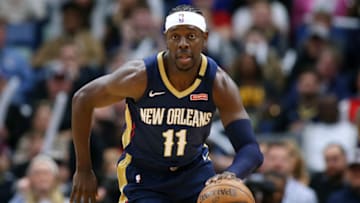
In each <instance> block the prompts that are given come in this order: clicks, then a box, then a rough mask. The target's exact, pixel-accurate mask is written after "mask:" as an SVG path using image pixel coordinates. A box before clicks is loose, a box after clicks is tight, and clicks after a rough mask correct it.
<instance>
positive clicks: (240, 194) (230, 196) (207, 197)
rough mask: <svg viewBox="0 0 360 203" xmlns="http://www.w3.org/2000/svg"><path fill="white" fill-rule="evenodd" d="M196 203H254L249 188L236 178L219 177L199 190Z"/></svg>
mask: <svg viewBox="0 0 360 203" xmlns="http://www.w3.org/2000/svg"><path fill="white" fill-rule="evenodd" d="M197 203H255V200H254V196H253V194H252V193H251V191H250V190H249V188H248V187H247V186H246V185H245V184H244V183H243V182H242V181H240V180H237V179H221V180H218V181H217V182H216V183H211V184H209V185H207V186H205V188H204V189H203V190H202V191H201V192H200V194H199V197H198V199H197Z"/></svg>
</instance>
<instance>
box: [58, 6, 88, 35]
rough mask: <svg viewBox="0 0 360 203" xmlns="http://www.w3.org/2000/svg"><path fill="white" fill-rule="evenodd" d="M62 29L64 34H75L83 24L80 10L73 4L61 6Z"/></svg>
mask: <svg viewBox="0 0 360 203" xmlns="http://www.w3.org/2000/svg"><path fill="white" fill-rule="evenodd" d="M62 13H63V19H62V20H63V27H64V31H65V33H66V34H75V33H76V32H78V31H79V30H80V29H81V28H82V26H83V24H84V17H83V13H82V10H81V8H80V7H79V6H78V5H77V4H76V3H74V2H67V3H65V4H64V5H63V6H62Z"/></svg>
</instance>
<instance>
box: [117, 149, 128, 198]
mask: <svg viewBox="0 0 360 203" xmlns="http://www.w3.org/2000/svg"><path fill="white" fill-rule="evenodd" d="M130 163H131V155H130V154H128V153H126V154H125V158H124V159H123V160H121V161H120V162H119V164H118V165H117V177H118V183H119V190H120V192H121V195H120V198H119V203H126V202H127V200H128V199H127V197H126V195H125V194H124V187H125V186H126V185H127V184H128V182H127V179H126V168H127V167H128V165H129V164H130Z"/></svg>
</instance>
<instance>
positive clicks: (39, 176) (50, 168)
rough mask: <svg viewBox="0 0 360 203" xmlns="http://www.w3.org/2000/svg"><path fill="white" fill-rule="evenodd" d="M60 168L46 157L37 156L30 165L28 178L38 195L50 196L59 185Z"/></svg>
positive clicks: (32, 188)
mask: <svg viewBox="0 0 360 203" xmlns="http://www.w3.org/2000/svg"><path fill="white" fill-rule="evenodd" d="M58 172H59V169H58V166H57V164H56V163H55V161H54V160H52V159H51V158H50V157H48V156H46V155H38V156H36V157H35V158H34V159H33V160H32V161H31V163H30V166H29V168H28V173H27V176H28V178H29V181H30V187H31V190H32V191H33V192H34V193H35V194H36V195H41V196H44V195H46V194H49V192H50V191H52V190H53V189H54V187H55V186H56V184H57V176H58Z"/></svg>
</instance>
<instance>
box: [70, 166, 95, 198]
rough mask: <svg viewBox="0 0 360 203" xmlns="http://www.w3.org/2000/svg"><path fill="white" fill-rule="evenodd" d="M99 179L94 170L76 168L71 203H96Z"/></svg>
mask: <svg viewBox="0 0 360 203" xmlns="http://www.w3.org/2000/svg"><path fill="white" fill-rule="evenodd" d="M96 194H97V180H96V176H95V174H94V171H93V170H91V169H90V170H85V171H80V170H76V172H75V174H74V177H73V187H72V192H71V197H70V203H95V202H96Z"/></svg>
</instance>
